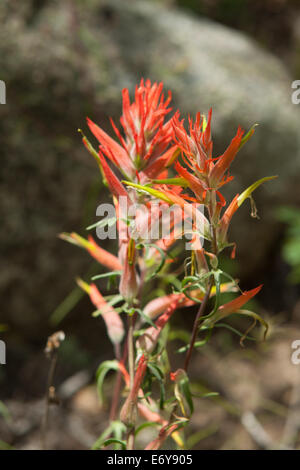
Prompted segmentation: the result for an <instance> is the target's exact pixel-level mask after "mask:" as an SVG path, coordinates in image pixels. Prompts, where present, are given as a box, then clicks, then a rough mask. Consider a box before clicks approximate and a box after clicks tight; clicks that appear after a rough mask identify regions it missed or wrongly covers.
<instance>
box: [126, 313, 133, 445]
mask: <svg viewBox="0 0 300 470" xmlns="http://www.w3.org/2000/svg"><path fill="white" fill-rule="evenodd" d="M134 324H135V316H134V315H130V317H129V329H128V343H127V344H128V369H129V380H130V382H129V384H130V390H132V387H133V382H134V346H133V331H134ZM133 414H134V411H133ZM134 436H135V427H134V426H131V427H130V429H129V430H128V433H127V450H133V449H134Z"/></svg>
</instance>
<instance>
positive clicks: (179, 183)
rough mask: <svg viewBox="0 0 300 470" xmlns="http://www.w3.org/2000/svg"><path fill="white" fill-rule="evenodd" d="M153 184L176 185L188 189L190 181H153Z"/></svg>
mask: <svg viewBox="0 0 300 470" xmlns="http://www.w3.org/2000/svg"><path fill="white" fill-rule="evenodd" d="M150 184H151V183H150ZM152 184H175V185H176V186H181V187H182V188H187V187H188V185H189V183H188V181H187V180H186V179H185V178H182V177H178V178H166V179H162V180H152Z"/></svg>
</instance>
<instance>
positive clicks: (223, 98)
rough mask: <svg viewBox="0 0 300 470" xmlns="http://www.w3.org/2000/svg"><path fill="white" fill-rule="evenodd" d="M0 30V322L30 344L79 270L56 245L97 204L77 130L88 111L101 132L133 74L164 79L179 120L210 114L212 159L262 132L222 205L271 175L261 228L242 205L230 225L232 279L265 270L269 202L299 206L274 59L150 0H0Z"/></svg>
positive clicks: (273, 232) (291, 125)
mask: <svg viewBox="0 0 300 470" xmlns="http://www.w3.org/2000/svg"><path fill="white" fill-rule="evenodd" d="M0 21H1V25H2V26H1V30H0V71H1V72H0V73H1V76H0V79H1V80H4V81H5V82H6V86H7V104H6V105H1V106H0V126H1V133H0V144H1V152H2V165H1V188H0V196H1V205H2V210H3V212H4V217H3V218H2V230H1V235H0V237H1V238H0V244H1V248H2V255H1V262H2V266H4V267H5V268H4V269H3V268H2V272H1V278H0V289H1V292H2V297H3V296H4V298H5V299H6V300H5V307H6V309H7V313H6V314H5V315H2V317H3V319H4V320H7V321H9V322H10V323H12V324H14V323H15V324H18V325H22V327H24V329H25V332H26V331H27V334H28V335H32V334H35V333H34V332H35V331H40V330H39V327H40V325H41V323H42V322H44V319H43V318H44V317H45V316H47V315H49V313H51V311H52V310H53V309H54V308H55V307H56V305H57V304H58V303H59V302H60V301H61V300H62V299H63V297H64V296H65V295H66V294H67V293H68V292H69V290H70V289H71V288H72V287H73V278H74V276H75V275H77V274H82V273H83V272H84V271H86V270H87V269H88V266H89V260H88V259H87V257H86V255H85V253H82V252H81V251H80V250H76V249H75V248H72V247H67V246H66V245H64V244H63V242H61V241H59V240H57V239H56V234H57V233H59V232H61V231H63V230H66V231H70V230H76V231H80V230H82V229H83V228H84V227H85V226H86V225H87V224H88V223H89V222H90V221H91V220H93V217H94V213H95V212H94V210H95V207H96V205H97V203H98V202H99V201H100V200H101V198H102V197H103V195H102V194H101V184H100V183H99V180H98V176H97V173H96V169H95V166H94V162H93V161H92V159H90V157H89V155H88V154H87V153H86V151H85V149H84V148H83V146H82V144H81V141H80V138H79V136H78V134H77V128H78V127H83V128H85V116H86V115H89V116H90V117H91V118H92V119H94V120H96V121H98V122H99V123H100V124H101V125H102V126H104V127H106V128H108V116H109V115H113V117H117V116H118V114H119V112H120V103H121V102H120V96H121V88H123V87H129V88H130V89H133V87H134V84H135V83H136V82H137V81H139V80H140V78H141V77H142V76H143V77H145V78H147V77H149V78H150V79H151V80H153V81H160V80H163V81H164V83H165V86H166V88H169V89H171V90H172V92H173V96H174V108H175V109H176V108H178V107H179V108H180V109H181V110H182V112H183V113H188V112H189V113H191V114H194V113H195V112H196V111H198V110H200V111H202V112H207V110H208V109H209V107H210V106H212V107H213V112H214V122H213V134H214V140H215V151H216V155H217V154H218V152H222V151H223V149H224V148H225V146H226V145H227V144H228V143H229V142H230V140H231V138H232V137H233V135H234V134H235V131H236V127H237V125H238V124H241V125H242V126H243V127H244V128H245V129H248V128H249V127H250V126H251V125H252V124H253V123H255V122H258V123H259V124H260V126H259V127H258V129H257V131H256V134H255V136H254V137H253V138H252V140H251V142H250V143H248V144H247V146H245V147H244V148H243V150H242V151H241V153H240V155H239V156H238V158H237V161H236V162H235V163H234V165H233V166H232V172H233V173H234V174H235V175H236V178H235V180H234V183H233V184H232V191H231V193H230V194H229V197H230V196H232V195H233V194H234V192H241V191H242V190H243V189H244V188H245V187H247V186H248V185H250V184H251V183H252V182H254V181H255V180H256V179H258V178H260V177H262V176H266V175H273V174H278V175H279V176H280V178H279V179H278V180H276V181H275V182H271V183H268V184H267V185H266V186H265V187H264V188H261V189H259V190H258V193H257V203H258V208H259V214H260V216H261V220H260V221H257V220H252V219H251V218H250V216H249V211H248V209H247V208H244V207H243V208H242V209H241V213H240V214H239V215H236V216H235V219H233V220H234V225H233V229H232V231H231V236H230V238H231V239H232V240H235V241H237V243H238V252H237V254H238V259H239V260H240V261H241V263H240V268H241V269H240V271H241V273H242V275H250V274H251V273H253V270H255V269H258V268H260V267H261V266H262V265H263V263H264V260H265V257H266V256H267V254H268V251H269V249H270V248H271V246H272V244H273V243H274V240H276V237H277V234H278V225H277V223H276V222H275V221H274V218H273V209H274V207H275V206H276V205H277V204H279V203H283V202H284V203H293V202H296V201H299V191H298V178H297V175H298V174H299V170H300V168H299V167H300V158H299V140H300V137H299V119H300V115H299V113H300V108H299V107H297V106H295V105H292V103H291V81H292V80H291V78H290V77H289V76H288V74H287V73H286V72H285V69H284V67H283V66H282V64H281V63H280V61H279V60H277V59H276V58H274V57H273V56H272V55H271V54H270V53H268V52H266V51H264V50H262V49H261V48H260V47H258V46H257V45H256V44H255V43H254V42H253V41H252V40H250V39H249V38H247V37H245V36H244V35H243V34H240V33H238V32H235V31H232V30H230V29H228V28H225V27H223V26H221V25H219V24H215V23H212V22H210V21H208V20H205V19H196V18H194V17H192V16H189V15H187V14H186V13H183V12H182V11H178V10H176V9H166V8H164V7H161V6H159V4H158V3H156V2H154V3H152V2H149V1H148V2H143V1H133V0H131V1H129V0H128V1H127V2H124V0H109V1H100V0H99V1H96V0H88V1H86V2H84V4H83V2H75V1H67V0H64V1H63V0H60V1H52V2H49V1H48V2H47V1H46V2H39V1H32V2H23V3H22V5H20V4H18V5H16V3H14V2H10V1H9V0H4V1H2V2H1V5H0ZM245 205H246V204H245ZM8 260H9V261H8Z"/></svg>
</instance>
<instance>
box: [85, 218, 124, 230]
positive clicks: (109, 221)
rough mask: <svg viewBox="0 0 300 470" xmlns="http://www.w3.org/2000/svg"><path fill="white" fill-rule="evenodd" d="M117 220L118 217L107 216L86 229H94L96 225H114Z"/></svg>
mask: <svg viewBox="0 0 300 470" xmlns="http://www.w3.org/2000/svg"><path fill="white" fill-rule="evenodd" d="M116 222H117V218H116V217H110V218H109V219H108V218H107V217H106V218H105V219H101V220H99V221H98V222H96V223H94V224H92V225H89V226H88V227H87V228H86V230H92V229H94V228H96V227H105V226H106V225H107V226H108V227H111V226H112V225H114V224H115V223H116Z"/></svg>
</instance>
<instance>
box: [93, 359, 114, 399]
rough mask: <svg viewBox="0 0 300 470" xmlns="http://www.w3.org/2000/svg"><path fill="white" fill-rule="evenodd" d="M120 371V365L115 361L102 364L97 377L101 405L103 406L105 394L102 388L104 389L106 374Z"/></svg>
mask: <svg viewBox="0 0 300 470" xmlns="http://www.w3.org/2000/svg"><path fill="white" fill-rule="evenodd" d="M118 369H119V364H118V361H116V360H113V361H104V362H102V364H101V365H100V366H99V368H98V370H97V373H96V377H97V391H98V396H99V401H100V403H101V405H102V404H103V393H102V387H103V382H104V379H105V376H106V374H107V373H108V372H109V371H110V370H118Z"/></svg>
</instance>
